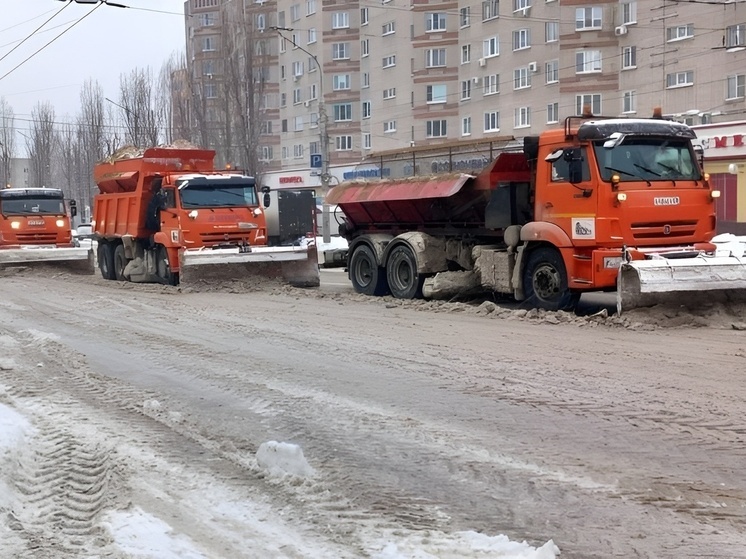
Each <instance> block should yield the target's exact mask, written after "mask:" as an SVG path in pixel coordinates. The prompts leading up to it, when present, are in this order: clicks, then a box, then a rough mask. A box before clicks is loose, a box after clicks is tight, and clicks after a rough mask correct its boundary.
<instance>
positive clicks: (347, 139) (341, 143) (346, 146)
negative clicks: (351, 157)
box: [334, 136, 352, 151]
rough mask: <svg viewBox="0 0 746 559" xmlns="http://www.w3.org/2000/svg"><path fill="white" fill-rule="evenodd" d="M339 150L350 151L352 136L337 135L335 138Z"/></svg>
mask: <svg viewBox="0 0 746 559" xmlns="http://www.w3.org/2000/svg"><path fill="white" fill-rule="evenodd" d="M334 145H335V147H336V148H337V151H350V150H351V149H352V136H337V137H335V138H334Z"/></svg>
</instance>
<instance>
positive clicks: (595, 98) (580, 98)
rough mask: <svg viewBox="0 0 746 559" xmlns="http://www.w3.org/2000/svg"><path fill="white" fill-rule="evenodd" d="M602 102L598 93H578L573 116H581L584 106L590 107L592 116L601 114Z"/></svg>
mask: <svg viewBox="0 0 746 559" xmlns="http://www.w3.org/2000/svg"><path fill="white" fill-rule="evenodd" d="M602 101H603V99H602V97H601V94H600V93H579V94H577V95H576V96H575V111H576V112H575V114H576V115H582V114H583V107H585V105H590V106H591V112H592V113H593V114H594V115H600V114H603V112H602Z"/></svg>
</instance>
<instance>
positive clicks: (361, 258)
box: [350, 245, 388, 295]
mask: <svg viewBox="0 0 746 559" xmlns="http://www.w3.org/2000/svg"><path fill="white" fill-rule="evenodd" d="M350 281H351V282H352V287H353V288H354V289H355V291H356V292H357V293H362V294H363V295H385V294H386V292H387V291H388V286H387V285H386V271H385V270H384V269H383V268H381V267H380V266H379V265H378V262H377V261H376V255H375V254H373V250H372V249H371V248H370V247H369V246H368V245H358V246H357V247H356V248H355V251H354V252H353V253H352V257H351V258H350Z"/></svg>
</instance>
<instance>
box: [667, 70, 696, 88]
mask: <svg viewBox="0 0 746 559" xmlns="http://www.w3.org/2000/svg"><path fill="white" fill-rule="evenodd" d="M690 85H694V72H693V71H692V70H689V71H688V72H674V73H672V74H667V75H666V87H667V88H673V87H687V86H690Z"/></svg>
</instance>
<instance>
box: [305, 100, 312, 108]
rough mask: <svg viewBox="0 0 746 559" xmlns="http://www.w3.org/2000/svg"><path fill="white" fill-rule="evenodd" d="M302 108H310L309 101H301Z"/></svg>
mask: <svg viewBox="0 0 746 559" xmlns="http://www.w3.org/2000/svg"><path fill="white" fill-rule="evenodd" d="M303 106H304V107H306V108H308V107H310V106H311V101H303Z"/></svg>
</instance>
